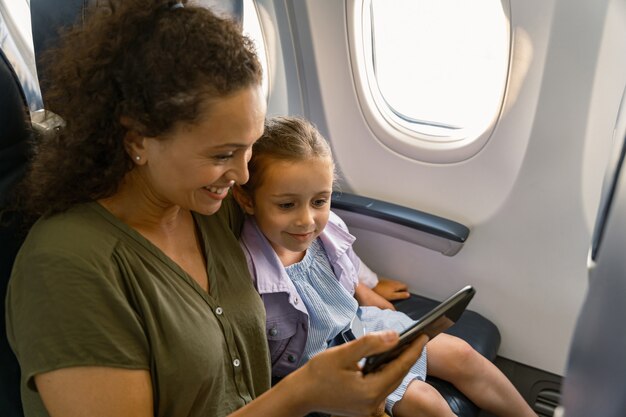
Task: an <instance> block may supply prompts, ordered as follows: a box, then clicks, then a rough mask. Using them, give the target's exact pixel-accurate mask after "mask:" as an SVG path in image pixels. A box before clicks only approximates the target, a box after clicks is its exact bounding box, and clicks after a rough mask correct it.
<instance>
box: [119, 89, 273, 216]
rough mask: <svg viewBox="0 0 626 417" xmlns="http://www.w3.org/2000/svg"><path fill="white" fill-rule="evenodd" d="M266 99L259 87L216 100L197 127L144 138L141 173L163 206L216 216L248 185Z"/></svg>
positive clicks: (153, 197) (150, 192) (151, 194)
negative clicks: (231, 194) (237, 187)
mask: <svg viewBox="0 0 626 417" xmlns="http://www.w3.org/2000/svg"><path fill="white" fill-rule="evenodd" d="M265 110H266V104H265V98H264V96H263V93H262V91H261V88H260V87H257V86H254V87H250V88H246V89H243V90H241V91H239V92H236V93H234V94H232V95H230V96H227V97H225V98H220V99H217V100H214V101H213V102H212V103H211V105H210V108H209V111H208V112H207V114H206V116H205V117H204V118H202V119H201V121H200V122H198V123H196V124H181V125H179V126H177V127H175V128H174V130H173V131H172V132H171V133H170V134H168V135H167V137H166V138H143V139H142V140H141V141H140V143H141V146H140V147H139V148H133V149H131V150H130V152H131V157H132V158H134V157H135V155H134V153H135V152H136V153H138V154H139V156H140V158H141V159H140V160H139V161H140V162H139V166H138V167H137V168H138V169H137V171H138V174H139V175H140V176H141V178H142V181H143V182H145V183H146V185H147V187H145V188H146V189H147V193H148V198H149V199H150V201H153V202H155V203H156V204H157V205H158V206H161V207H169V206H180V207H182V208H185V209H188V210H193V211H195V212H198V213H202V214H207V215H209V214H213V213H215V212H216V211H217V210H218V209H219V208H220V206H221V204H222V200H223V199H224V198H225V197H226V195H227V194H228V190H229V188H230V187H231V186H232V185H233V184H234V183H239V184H242V183H245V182H246V181H247V180H248V168H247V164H248V160H249V159H250V156H251V152H252V145H253V144H254V142H255V141H256V140H257V139H258V138H259V137H260V136H261V134H262V133H263V121H264V118H265Z"/></svg>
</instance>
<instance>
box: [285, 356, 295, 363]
mask: <svg viewBox="0 0 626 417" xmlns="http://www.w3.org/2000/svg"><path fill="white" fill-rule="evenodd" d="M287 360H288V361H289V362H291V363H294V362H295V361H296V357H295V356H294V355H291V354H290V355H289V356H287Z"/></svg>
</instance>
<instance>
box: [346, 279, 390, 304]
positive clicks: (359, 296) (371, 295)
mask: <svg viewBox="0 0 626 417" xmlns="http://www.w3.org/2000/svg"><path fill="white" fill-rule="evenodd" d="M354 298H356V300H357V301H358V302H359V305H360V306H374V307H378V308H380V309H383V310H385V309H389V310H395V309H396V308H395V307H394V306H393V304H391V303H390V302H389V301H387V300H386V299H385V298H384V297H382V296H381V295H379V294H377V293H376V292H374V290H372V289H371V288H369V287H367V285H365V284H362V283H360V282H359V284H358V285H357V286H356V288H355V290H354Z"/></svg>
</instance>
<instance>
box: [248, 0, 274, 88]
mask: <svg viewBox="0 0 626 417" xmlns="http://www.w3.org/2000/svg"><path fill="white" fill-rule="evenodd" d="M243 32H244V33H245V34H246V36H248V37H249V38H250V39H252V41H253V42H254V45H255V46H256V50H257V54H258V56H259V60H260V61H261V65H262V66H263V81H262V82H263V92H264V93H265V97H266V98H268V97H269V76H268V74H269V69H268V65H267V51H266V48H265V41H264V39H263V31H262V30H261V22H260V19H259V14H258V12H257V9H256V4H255V2H254V0H244V2H243Z"/></svg>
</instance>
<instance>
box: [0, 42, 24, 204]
mask: <svg viewBox="0 0 626 417" xmlns="http://www.w3.org/2000/svg"><path fill="white" fill-rule="evenodd" d="M0 91H2V96H0V205H4V203H5V202H6V201H4V200H5V199H6V196H7V195H8V191H9V188H10V187H11V186H13V184H14V183H15V181H16V180H17V179H18V178H19V177H20V176H21V174H22V173H23V169H24V166H25V164H26V160H27V149H28V138H29V131H30V129H29V127H28V109H27V106H26V99H25V97H24V94H23V92H22V89H21V86H20V83H19V80H18V78H17V76H16V74H15V72H14V71H13V67H12V66H11V65H10V64H9V62H8V60H7V59H6V57H5V55H4V53H3V52H2V51H0Z"/></svg>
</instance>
